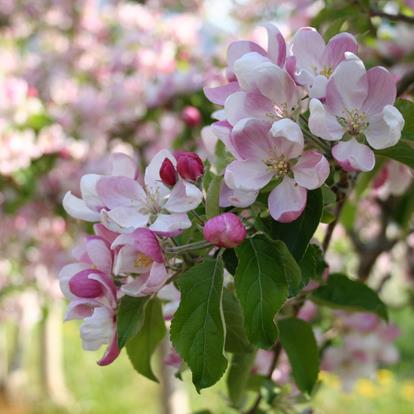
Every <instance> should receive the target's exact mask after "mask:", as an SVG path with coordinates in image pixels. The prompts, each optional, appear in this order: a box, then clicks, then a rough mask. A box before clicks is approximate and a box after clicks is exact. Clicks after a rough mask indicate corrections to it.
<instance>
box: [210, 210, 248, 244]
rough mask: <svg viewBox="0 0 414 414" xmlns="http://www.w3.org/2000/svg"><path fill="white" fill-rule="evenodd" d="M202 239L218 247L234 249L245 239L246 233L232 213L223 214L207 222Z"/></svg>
mask: <svg viewBox="0 0 414 414" xmlns="http://www.w3.org/2000/svg"><path fill="white" fill-rule="evenodd" d="M203 234H204V238H205V239H206V240H207V241H209V242H210V243H211V244H214V245H215V246H218V247H229V248H232V247H236V246H238V245H239V244H240V243H242V241H243V240H244V239H245V238H246V235H247V231H246V228H245V227H244V225H243V223H242V222H241V220H240V219H239V218H238V217H237V216H236V215H235V214H233V213H223V214H220V215H219V216H216V217H213V218H212V219H210V220H208V221H207V223H206V224H205V225H204V229H203Z"/></svg>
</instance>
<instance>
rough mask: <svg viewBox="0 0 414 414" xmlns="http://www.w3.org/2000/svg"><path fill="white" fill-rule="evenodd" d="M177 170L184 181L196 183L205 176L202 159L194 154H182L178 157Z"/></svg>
mask: <svg viewBox="0 0 414 414" xmlns="http://www.w3.org/2000/svg"><path fill="white" fill-rule="evenodd" d="M176 158H177V170H178V174H180V176H181V178H183V179H184V180H191V181H196V180H197V179H198V178H200V177H201V176H202V175H203V174H204V165H203V161H201V158H200V157H199V156H198V155H197V154H196V153H194V152H180V153H178V154H177V156H176Z"/></svg>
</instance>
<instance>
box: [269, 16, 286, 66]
mask: <svg viewBox="0 0 414 414" xmlns="http://www.w3.org/2000/svg"><path fill="white" fill-rule="evenodd" d="M264 27H265V28H266V30H267V36H268V42H267V53H268V55H269V57H270V59H271V60H272V61H273V62H274V63H276V65H278V66H280V67H283V66H284V65H285V61H286V42H285V39H284V38H283V36H282V33H280V31H279V29H278V28H277V27H276V26H275V25H274V24H272V23H266V24H265V25H264Z"/></svg>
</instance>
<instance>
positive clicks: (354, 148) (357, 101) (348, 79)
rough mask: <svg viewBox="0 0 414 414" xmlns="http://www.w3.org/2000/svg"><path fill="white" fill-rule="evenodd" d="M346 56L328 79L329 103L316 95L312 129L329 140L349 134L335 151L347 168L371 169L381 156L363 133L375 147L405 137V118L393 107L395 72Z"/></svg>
mask: <svg viewBox="0 0 414 414" xmlns="http://www.w3.org/2000/svg"><path fill="white" fill-rule="evenodd" d="M346 56H347V59H346V60H344V61H343V62H341V63H340V64H339V65H338V67H337V68H336V70H335V72H334V73H333V75H332V76H331V78H330V79H329V81H328V83H327V89H326V100H325V103H322V102H321V101H319V100H317V99H312V100H311V102H310V117H309V128H310V130H311V132H312V133H313V134H315V135H317V136H318V137H321V138H323V139H326V140H328V141H337V140H340V139H341V138H342V137H343V136H344V135H345V134H347V135H349V136H350V139H349V140H347V141H342V142H340V143H338V144H337V145H335V146H334V147H333V149H332V155H333V156H334V158H335V159H336V161H337V162H338V163H339V164H340V165H341V166H342V168H344V169H345V170H346V171H370V170H372V169H373V168H374V164H375V156H374V153H373V152H372V150H371V149H370V148H369V147H368V146H367V145H365V144H364V143H363V142H364V140H361V139H360V136H361V135H364V136H365V139H366V140H367V142H368V144H369V145H370V146H371V147H372V148H374V149H384V148H388V147H391V146H393V145H395V144H396V143H397V142H398V141H399V139H400V137H401V130H402V128H403V126H404V118H403V117H402V115H401V113H400V112H399V111H398V109H397V108H395V107H394V106H393V104H394V101H395V97H396V87H395V80H394V78H393V76H392V75H391V74H390V73H389V72H388V71H387V70H386V69H385V68H382V67H379V66H377V67H374V68H372V69H369V70H368V71H366V70H365V67H364V64H363V63H362V61H361V60H360V59H358V58H357V57H356V56H355V55H352V54H351V53H347V54H346ZM360 141H362V142H360Z"/></svg>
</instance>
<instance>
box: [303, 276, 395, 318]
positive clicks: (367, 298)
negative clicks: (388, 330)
mask: <svg viewBox="0 0 414 414" xmlns="http://www.w3.org/2000/svg"><path fill="white" fill-rule="evenodd" d="M311 299H312V300H313V301H314V302H317V303H320V304H321V305H326V306H330V307H333V308H340V309H345V310H349V311H361V312H371V313H375V314H377V315H378V316H379V317H380V318H382V319H384V320H386V321H387V320H388V312H387V308H386V306H385V304H384V302H383V301H382V300H381V299H380V298H379V296H378V294H377V293H376V292H375V291H373V290H372V289H371V288H369V287H368V286H367V285H365V284H363V283H361V282H358V281H355V280H351V279H349V278H348V277H347V276H345V275H343V274H340V273H334V274H332V275H330V276H329V279H328V283H327V284H326V285H323V286H321V287H319V288H318V289H316V290H315V291H314V292H313V294H312V296H311Z"/></svg>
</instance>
